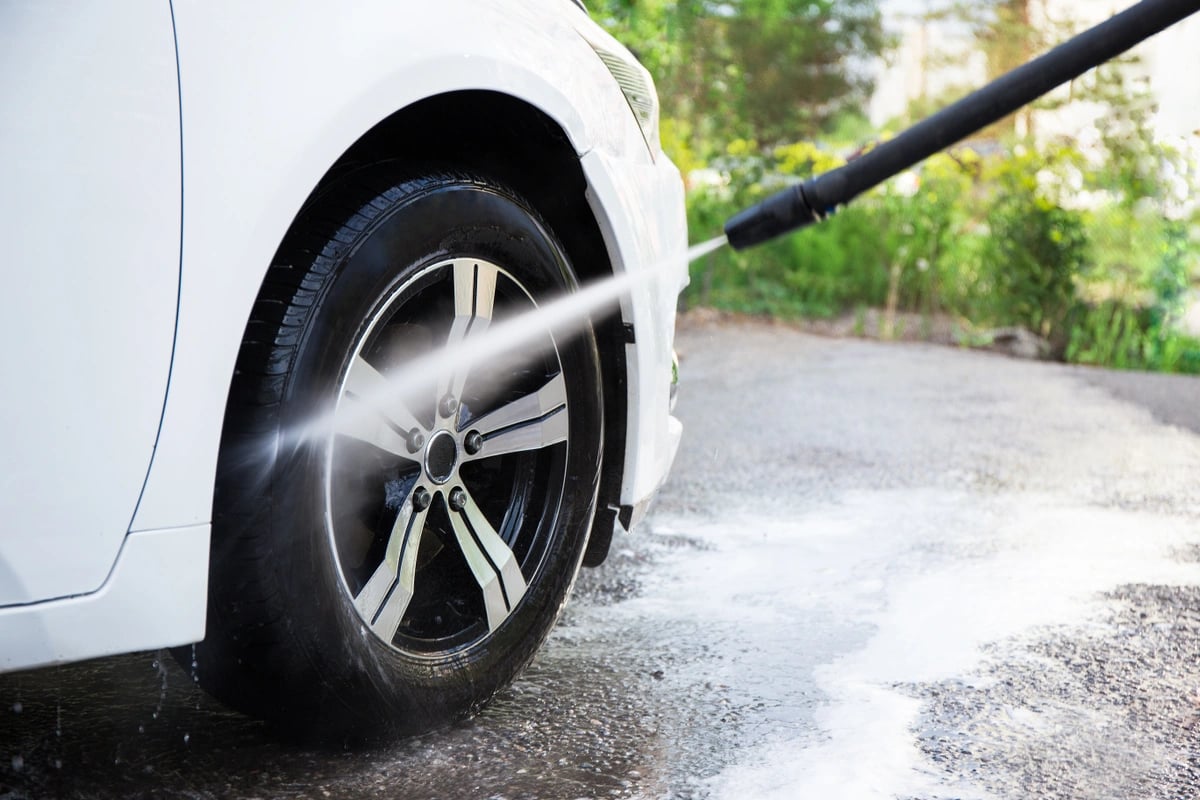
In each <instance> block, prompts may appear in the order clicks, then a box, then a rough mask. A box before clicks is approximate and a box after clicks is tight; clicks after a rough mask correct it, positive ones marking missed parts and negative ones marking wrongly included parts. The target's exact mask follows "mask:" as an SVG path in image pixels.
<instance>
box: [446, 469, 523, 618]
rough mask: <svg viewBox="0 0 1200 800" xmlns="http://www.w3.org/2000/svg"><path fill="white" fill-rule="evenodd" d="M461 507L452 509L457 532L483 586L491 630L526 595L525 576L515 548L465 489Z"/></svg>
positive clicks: (476, 578)
mask: <svg viewBox="0 0 1200 800" xmlns="http://www.w3.org/2000/svg"><path fill="white" fill-rule="evenodd" d="M464 495H465V504H464V506H463V508H462V510H461V511H451V512H450V524H451V526H452V527H453V528H454V536H455V538H456V539H458V546H459V547H460V548H461V549H462V552H463V556H464V557H465V558H466V560H467V566H468V567H470V569H471V573H472V574H473V575H474V576H475V580H476V582H477V583H478V584H479V588H480V589H482V590H483V602H484V606H485V608H486V609H487V619H488V630H492V631H494V630H496V628H497V627H499V626H500V623H501V622H503V621H504V620H505V618H506V617H508V615H509V614H510V613H511V612H512V610H513V609H514V608H516V606H517V603H519V602H520V601H521V598H522V597H523V596H524V595H525V576H524V575H523V574H521V566H520V564H518V563H517V558H516V556H514V555H513V552H512V550H510V549H509V548H508V545H507V544H505V543H504V540H503V539H501V538H500V534H498V533H496V531H495V529H494V528H492V526H491V524H490V523H489V522H488V521H487V518H486V517H484V515H483V512H482V511H480V510H479V506H477V505H476V504H475V501H474V499H473V498H472V497H471V495H470V494H469V493H467V492H466V491H465V490H464Z"/></svg>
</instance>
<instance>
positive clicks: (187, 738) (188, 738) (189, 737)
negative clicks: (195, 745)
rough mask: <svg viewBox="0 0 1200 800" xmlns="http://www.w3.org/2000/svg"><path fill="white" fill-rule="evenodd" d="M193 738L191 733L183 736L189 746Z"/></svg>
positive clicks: (184, 741)
mask: <svg viewBox="0 0 1200 800" xmlns="http://www.w3.org/2000/svg"><path fill="white" fill-rule="evenodd" d="M191 738H192V735H191V734H190V733H185V734H184V735H183V743H184V744H187V743H188V742H189V741H190V740H191Z"/></svg>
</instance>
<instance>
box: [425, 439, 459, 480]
mask: <svg viewBox="0 0 1200 800" xmlns="http://www.w3.org/2000/svg"><path fill="white" fill-rule="evenodd" d="M457 463H458V445H457V444H455V442H454V436H452V435H451V434H450V432H449V431H438V432H437V433H435V434H434V435H433V436H431V437H429V444H428V446H426V448H425V472H426V474H428V475H429V479H430V480H431V481H433V482H434V483H445V482H446V481H448V480H450V477H451V476H452V475H454V467H455V465H456V464H457Z"/></svg>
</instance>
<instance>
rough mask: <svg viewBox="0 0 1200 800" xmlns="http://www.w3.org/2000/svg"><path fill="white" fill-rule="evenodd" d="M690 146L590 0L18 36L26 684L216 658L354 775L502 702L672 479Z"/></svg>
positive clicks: (16, 247) (135, 21)
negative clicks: (382, 755)
mask: <svg viewBox="0 0 1200 800" xmlns="http://www.w3.org/2000/svg"><path fill="white" fill-rule="evenodd" d="M657 124H658V111H657V99H656V97H655V94H654V88H653V85H652V83H651V81H650V78H649V76H648V74H647V73H646V71H645V70H644V69H643V68H642V67H641V66H640V65H638V64H637V62H636V61H635V60H634V59H633V58H632V57H631V56H630V54H629V53H628V52H627V51H626V50H625V49H624V48H623V47H621V46H620V45H619V44H618V43H617V42H615V41H614V40H613V39H612V38H611V37H610V36H608V35H607V34H605V33H604V32H603V31H602V30H601V29H600V28H599V27H597V26H596V25H595V24H594V23H593V22H592V21H591V20H590V19H589V18H588V16H587V13H586V12H585V10H584V9H583V8H582V6H580V5H577V4H576V3H573V2H571V0H510V1H506V2H483V1H482V0H475V1H471V0H442V2H439V3H415V2H409V3H397V2H388V1H386V0H353V1H352V2H342V3H332V2H323V3H322V2H300V3H296V2H292V0H259V1H258V2H253V3H247V2H243V1H242V0H173V2H171V0H123V2H120V3H111V2H101V0H90V2H80V3H75V4H72V7H71V8H70V9H69V10H67V9H63V8H60V7H59V6H58V4H53V3H44V2H41V0H15V1H14V2H7V3H5V4H4V5H3V7H2V8H0V240H2V241H3V242H4V257H3V263H4V267H3V269H4V285H5V290H4V292H3V293H0V341H3V342H4V343H5V344H4V348H3V351H2V353H0V374H2V375H3V376H4V387H5V388H4V392H3V396H2V397H0V419H2V420H3V424H4V443H3V447H0V520H3V522H2V523H0V524H2V526H3V527H2V528H0V669H2V670H16V669H23V668H28V667H34V666H39V665H47V664H54V663H60V662H66V661H75V660H79V659H86V658H91V657H95V656H101V655H106V654H113V653H120V652H128V651H134V650H142V649H150V648H160V647H170V646H181V645H188V644H190V643H195V642H199V644H196V645H195V650H194V660H195V664H194V667H193V668H194V670H195V674H196V676H197V678H198V680H199V681H200V683H201V684H202V685H203V686H204V687H206V688H207V689H209V690H210V691H211V692H212V693H214V694H215V695H216V696H218V697H219V698H221V699H223V700H224V701H226V702H227V703H229V704H230V705H232V706H234V707H236V708H239V709H241V710H244V711H246V712H248V713H251V714H256V715H259V716H262V717H264V718H266V719H268V720H271V721H273V722H275V723H277V724H279V725H282V726H286V727H287V729H288V730H293V731H297V730H299V731H318V732H320V733H322V734H324V735H327V736H331V737H341V736H346V735H360V734H362V735H368V734H373V733H410V732H416V731H421V730H426V729H428V728H430V727H432V726H434V725H438V724H442V723H444V722H445V721H446V720H448V719H453V718H456V717H461V716H462V715H464V714H468V713H470V712H471V711H473V710H475V709H477V708H478V707H479V706H480V704H482V703H483V702H486V700H487V699H488V698H489V697H491V696H492V695H493V694H494V693H495V692H496V691H497V690H498V689H499V688H502V687H503V686H504V685H506V684H507V683H508V682H509V681H511V680H512V678H513V677H514V676H515V675H516V673H517V672H518V671H519V670H520V668H521V667H522V666H523V665H524V664H525V663H526V662H528V660H529V659H530V658H531V657H532V655H533V653H534V652H535V650H536V649H537V647H538V646H539V644H540V643H541V642H542V641H543V639H544V638H545V636H546V635H547V633H548V632H549V630H550V628H551V627H552V625H553V624H554V620H555V619H556V617H557V615H558V613H559V611H560V609H561V608H562V605H563V603H564V601H565V599H566V597H567V594H568V592H569V590H570V587H571V585H572V582H573V580H574V577H575V574H576V572H577V570H578V568H579V566H580V563H581V562H582V563H584V564H597V563H599V562H600V561H601V560H603V558H604V556H605V554H606V552H607V549H608V546H609V541H610V538H611V536H612V532H613V529H614V525H618V526H622V527H624V528H629V527H630V526H631V525H633V524H634V523H635V522H636V521H637V520H638V518H639V515H640V513H641V512H642V511H643V510H644V508H645V506H646V504H647V502H648V501H649V500H650V499H651V497H652V495H653V494H654V492H655V491H656V489H657V488H658V487H659V485H660V484H661V482H662V481H663V479H664V477H665V475H666V472H667V470H668V468H669V466H670V463H671V461H672V459H673V457H674V453H675V449H676V446H677V444H678V440H679V435H680V426H679V424H678V422H677V421H675V419H674V418H673V417H671V415H670V404H671V401H672V393H673V385H672V380H673V379H672V375H673V370H672V336H673V327H674V308H675V301H676V296H677V294H678V291H679V289H680V288H681V287H682V285H683V283H684V281H685V280H686V263H685V249H686V238H687V236H686V224H685V219H684V213H683V191H682V185H681V182H680V179H679V174H678V172H677V171H676V169H675V167H674V166H673V165H672V164H671V163H670V161H669V160H668V159H667V158H666V157H665V156H664V155H663V153H662V151H661V149H660V147H659V144H658V134H657ZM614 275H616V276H626V277H632V278H635V279H634V280H629V281H628V284H629V290H628V291H627V292H625V293H624V294H623V295H622V296H621V299H620V303H619V308H610V309H607V310H605V311H603V312H594V313H592V314H591V315H590V316H589V317H584V318H583V323H582V324H581V325H580V326H579V327H578V328H577V329H575V330H573V331H568V332H564V331H563V330H562V329H559V328H549V327H545V328H541V329H538V330H536V331H535V334H534V335H533V336H532V338H527V340H526V341H525V343H524V345H523V346H522V347H521V348H519V349H518V350H516V351H509V352H504V353H499V354H493V355H492V356H491V357H489V358H488V359H486V360H483V361H478V360H477V362H476V363H474V364H466V363H459V362H457V361H453V360H452V359H451V360H449V361H445V362H444V363H445V364H446V366H447V368H446V369H442V370H439V369H438V368H437V367H436V364H439V363H443V361H442V360H441V359H442V354H444V353H447V352H450V351H447V350H445V349H443V348H444V346H446V345H451V346H453V345H456V344H459V343H462V342H466V344H465V345H463V346H462V347H460V348H458V351H455V352H461V351H463V350H464V348H465V350H466V351H468V352H469V351H470V350H471V348H472V346H473V343H477V342H482V341H485V340H486V335H485V334H486V332H487V329H488V328H489V325H491V326H492V327H493V328H495V327H497V326H499V325H501V324H502V323H503V322H504V321H505V320H506V319H509V318H517V317H520V316H521V315H522V314H524V313H525V312H526V311H528V310H530V309H532V308H533V307H534V306H545V305H546V304H547V303H548V301H550V300H551V299H552V298H554V297H556V296H558V295H561V294H564V293H568V292H572V290H574V289H576V288H577V287H578V286H580V285H583V284H588V283H592V282H598V281H603V280H604V279H606V278H608V277H610V276H614ZM534 319H537V317H534ZM514 324H516V323H514ZM546 324H547V325H548V323H546ZM481 336H482V337H483V338H478V337H481ZM430 354H433V356H431V355H430ZM431 357H432V358H433V359H434V361H432V362H431V361H430V358H431ZM445 358H446V359H449V358H450V357H449V356H446V357H445ZM430 364H434V365H435V366H432V367H431V366H430ZM413 365H425V366H424V367H422V368H421V369H415V368H414V366H413ZM405 370H407V372H405ZM402 376H407V377H402ZM414 376H416V377H417V378H422V379H427V380H415V382H414V380H413V378H414ZM417 386H424V388H423V389H420V390H417V389H416V388H414V387H417ZM182 652H183V654H184V655H185V658H186V661H187V662H189V663H191V661H192V659H193V651H192V650H191V649H190V648H185V649H184V650H183V651H182Z"/></svg>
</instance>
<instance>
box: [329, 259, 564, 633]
mask: <svg viewBox="0 0 1200 800" xmlns="http://www.w3.org/2000/svg"><path fill="white" fill-rule="evenodd" d="M533 307H534V302H533V299H532V297H531V295H530V292H529V291H528V290H527V289H526V288H525V287H524V286H523V285H522V284H521V283H520V282H519V281H518V280H517V279H516V278H515V277H514V276H513V275H512V274H511V273H510V272H508V271H506V270H504V269H503V268H502V267H500V266H498V265H496V264H493V263H490V262H488V261H485V260H481V259H474V258H454V259H450V260H446V261H441V262H439V263H436V264H432V265H430V266H429V267H427V268H425V269H423V270H420V271H418V272H417V273H416V274H415V275H413V277H411V278H409V279H408V280H407V281H405V282H404V283H402V284H401V285H399V286H397V287H396V288H395V289H394V291H392V292H391V293H390V295H389V296H388V297H386V298H385V299H384V300H383V301H382V302H381V303H380V304H378V306H377V310H376V312H375V313H374V315H373V316H372V317H371V318H370V319H369V320H368V322H367V324H366V326H365V328H364V329H363V332H362V334H361V335H360V337H359V339H358V343H357V346H356V347H355V348H354V350H353V353H352V355H351V357H350V360H349V363H348V365H347V367H346V368H345V372H344V376H343V378H342V380H341V384H340V388H339V390H338V395H337V405H336V408H335V411H334V423H333V428H334V435H333V437H332V440H331V442H330V445H329V447H328V451H327V452H328V459H327V463H326V480H325V490H326V491H325V505H326V527H327V529H328V532H329V537H330V543H331V545H332V548H333V552H334V554H335V558H336V562H337V566H338V570H339V571H340V574H341V578H342V582H343V587H344V589H345V590H346V592H347V593H348V594H349V596H350V598H351V599H352V601H353V605H354V608H355V610H356V611H357V613H358V615H359V617H360V618H361V620H362V622H363V623H364V625H365V626H366V628H367V629H369V631H370V632H371V633H372V634H373V635H375V636H376V637H378V638H379V639H380V640H382V641H384V642H386V643H388V644H389V645H390V646H391V647H393V648H394V649H396V650H399V651H401V652H404V653H407V654H410V655H416V656H422V655H425V656H442V655H445V654H446V653H447V652H450V651H458V650H461V649H464V648H469V647H471V646H472V645H474V644H476V643H478V642H480V641H482V640H484V639H485V638H487V637H488V636H489V635H491V634H492V633H494V632H495V631H496V630H497V629H498V628H499V627H500V626H501V625H502V624H503V623H504V622H505V620H506V619H508V617H509V616H510V615H511V614H512V613H513V612H514V611H515V609H516V608H517V606H518V604H519V603H520V602H521V599H522V597H523V596H524V595H525V592H526V588H527V586H528V585H529V584H530V583H531V582H532V581H534V580H535V579H536V574H537V571H538V569H539V567H540V566H541V563H542V561H543V558H544V556H545V554H546V551H547V548H548V546H549V544H550V535H551V530H552V528H553V524H554V520H555V518H556V516H557V515H558V511H559V506H560V504H561V502H562V497H563V486H564V480H565V473H566V444H565V443H566V441H567V435H568V420H569V409H568V403H567V388H566V382H565V380H564V376H563V367H562V363H561V361H560V357H559V353H558V350H557V346H556V344H555V342H554V339H553V337H552V336H551V334H550V332H549V331H546V332H545V333H544V335H543V336H542V338H541V339H540V340H539V341H538V342H536V343H535V344H534V346H532V347H526V348H522V351H521V352H520V353H511V354H505V355H502V356H500V357H498V358H495V359H489V360H488V361H487V362H486V363H480V364H476V365H474V366H470V367H467V366H464V365H462V364H458V365H456V364H449V365H447V367H448V368H446V369H445V370H444V372H443V374H440V375H438V376H437V379H436V380H433V381H429V383H428V385H425V386H421V387H416V386H415V385H413V386H410V385H406V384H408V383H410V382H409V381H408V380H406V379H404V378H402V377H401V376H400V373H401V370H402V369H403V368H404V367H405V366H406V365H407V364H410V363H412V362H413V361H414V360H415V359H417V358H420V357H422V356H428V355H429V354H430V353H433V352H435V351H436V350H437V348H438V347H440V346H441V345H443V344H444V345H445V346H446V348H447V350H446V352H448V353H453V352H454V351H455V349H456V348H457V347H458V345H461V344H464V343H466V344H467V345H468V346H469V343H470V342H471V341H472V340H475V339H477V338H478V337H482V336H484V335H485V334H486V332H487V330H488V328H489V326H490V325H492V323H493V322H494V321H497V320H501V319H504V318H509V317H512V316H515V315H518V314H520V313H521V312H523V311H527V310H529V309H532V308H533Z"/></svg>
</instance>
